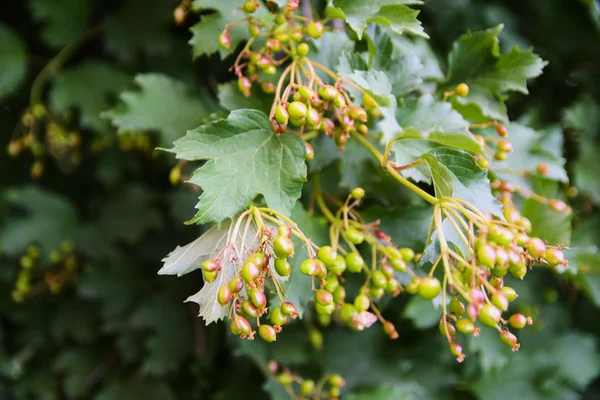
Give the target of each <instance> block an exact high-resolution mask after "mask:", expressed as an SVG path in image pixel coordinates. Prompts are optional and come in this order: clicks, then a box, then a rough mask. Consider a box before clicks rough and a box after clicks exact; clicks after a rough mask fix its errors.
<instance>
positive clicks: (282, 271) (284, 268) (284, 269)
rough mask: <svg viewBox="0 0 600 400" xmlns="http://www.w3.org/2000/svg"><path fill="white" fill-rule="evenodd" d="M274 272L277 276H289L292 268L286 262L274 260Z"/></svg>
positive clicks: (279, 259)
mask: <svg viewBox="0 0 600 400" xmlns="http://www.w3.org/2000/svg"><path fill="white" fill-rule="evenodd" d="M275 271H276V272H277V274H278V275H279V276H290V274H291V273H292V266H291V265H290V263H289V262H288V260H285V259H282V258H278V259H276V260H275Z"/></svg>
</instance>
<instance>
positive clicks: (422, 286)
mask: <svg viewBox="0 0 600 400" xmlns="http://www.w3.org/2000/svg"><path fill="white" fill-rule="evenodd" d="M441 290H442V286H441V285H440V281H439V280H438V279H437V278H433V277H431V278H429V277H428V278H422V279H421V280H420V281H419V288H418V292H419V296H421V298H423V299H425V300H431V299H435V298H436V297H437V296H438V294H440V291H441Z"/></svg>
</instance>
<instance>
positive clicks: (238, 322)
mask: <svg viewBox="0 0 600 400" xmlns="http://www.w3.org/2000/svg"><path fill="white" fill-rule="evenodd" d="M234 322H235V326H236V327H237V329H239V331H240V333H242V334H244V335H249V334H250V333H252V325H250V322H248V320H247V319H246V318H244V317H242V316H239V315H237V316H236V317H235V319H234Z"/></svg>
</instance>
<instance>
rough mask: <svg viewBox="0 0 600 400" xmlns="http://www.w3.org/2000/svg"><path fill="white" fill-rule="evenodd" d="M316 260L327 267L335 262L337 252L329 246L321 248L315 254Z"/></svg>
mask: <svg viewBox="0 0 600 400" xmlns="http://www.w3.org/2000/svg"><path fill="white" fill-rule="evenodd" d="M317 258H318V259H319V260H321V261H322V262H323V263H324V264H325V266H327V267H329V266H330V265H333V264H334V263H335V262H336V260H337V252H336V251H335V250H334V249H333V247H331V246H323V247H321V248H320V249H319V251H318V252H317Z"/></svg>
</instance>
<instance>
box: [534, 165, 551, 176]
mask: <svg viewBox="0 0 600 400" xmlns="http://www.w3.org/2000/svg"><path fill="white" fill-rule="evenodd" d="M536 170H537V172H538V174H540V175H546V174H547V173H548V172H550V167H548V164H538V166H537V167H536Z"/></svg>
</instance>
